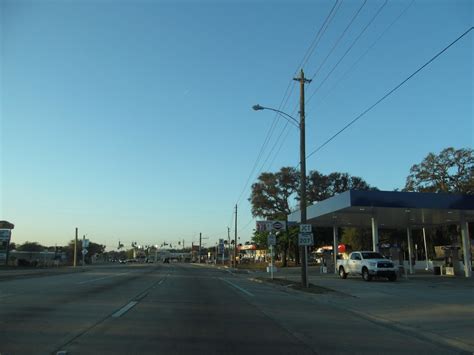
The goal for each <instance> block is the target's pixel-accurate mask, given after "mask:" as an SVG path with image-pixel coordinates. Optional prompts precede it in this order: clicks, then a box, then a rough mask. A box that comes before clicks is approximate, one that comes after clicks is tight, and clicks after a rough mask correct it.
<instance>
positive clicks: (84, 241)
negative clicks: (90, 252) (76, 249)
mask: <svg viewBox="0 0 474 355" xmlns="http://www.w3.org/2000/svg"><path fill="white" fill-rule="evenodd" d="M85 244H86V236H85V235H83V236H82V267H84V261H85V260H86V253H85V252H84V250H85V249H84V245H85Z"/></svg>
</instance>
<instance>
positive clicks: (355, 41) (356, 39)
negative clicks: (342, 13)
mask: <svg viewBox="0 0 474 355" xmlns="http://www.w3.org/2000/svg"><path fill="white" fill-rule="evenodd" d="M387 2H388V0H385V2H384V3H383V4H382V6H380V7H379V9H378V10H377V12H376V13H375V14H374V16H372V18H371V19H370V21H369V22H368V23H367V25H365V26H364V28H363V29H362V30H361V31H360V32H359V34H358V35H357V37H356V38H355V39H354V41H352V43H351V45H350V46H349V47H348V48H347V49H346V51H345V52H344V54H343V55H342V56H341V58H339V60H338V61H337V63H336V64H335V65H334V66H333V67H332V69H331V70H330V71H329V73H328V74H327V75H326V77H325V78H324V79H323V80H322V81H321V82H320V83H319V86H318V87H317V88H316V90H314V91H313V93H312V94H311V96H310V97H309V98H308V100H306V103H308V102H309V101H310V100H311V99H312V98H313V96H314V95H316V93H317V92H318V91H319V89H320V88H321V86H323V85H324V83H325V82H326V80H328V78H329V77H330V76H331V74H332V73H333V72H334V70H335V69H336V68H337V67H338V65H339V64H340V63H341V62H342V60H343V59H344V58H345V57H346V55H347V54H348V53H349V52H350V51H351V49H352V48H353V47H354V45H355V44H356V43H357V41H358V40H359V39H360V37H361V36H362V35H363V34H364V32H365V31H366V30H367V28H369V26H370V25H371V24H372V23H373V22H374V20H375V19H376V18H377V16H378V15H379V14H380V12H382V10H383V8H384V7H385V5H387Z"/></svg>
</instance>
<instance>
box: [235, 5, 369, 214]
mask: <svg viewBox="0 0 474 355" xmlns="http://www.w3.org/2000/svg"><path fill="white" fill-rule="evenodd" d="M365 1H366V0H365ZM342 2H343V0H336V2H335V3H334V5H333V6H332V8H331V9H330V11H329V13H328V15H327V16H326V18H325V20H324V21H323V23H322V25H321V26H320V28H319V30H318V32H317V33H316V35H315V37H314V39H313V41H312V42H311V44H310V46H309V47H308V49H307V50H306V53H305V54H304V56H303V58H302V60H301V62H300V64H299V65H298V67H297V69H296V70H295V73H294V75H296V74H297V73H298V70H299V68H300V67H301V68H302V67H303V66H304V65H306V63H307V62H308V60H309V59H310V58H311V56H312V55H313V53H314V51H315V49H316V48H317V46H318V44H319V42H320V40H321V38H322V37H323V35H324V34H325V33H326V31H327V29H328V27H329V25H330V24H331V22H332V20H333V19H334V17H335V16H336V14H337V12H338V10H339V8H340V7H341V5H342ZM292 82H293V80H292V79H290V80H289V82H288V85H287V87H286V90H285V93H284V95H283V98H282V101H281V102H280V105H279V106H278V110H283V109H284V108H285V107H286V105H287V102H288V100H289V98H290V97H291V95H292V94H293V90H294V86H293V85H291V84H292ZM278 115H279V114H278V113H276V114H275V116H274V118H273V122H272V125H271V126H270V129H269V130H268V132H267V135H266V137H265V139H264V143H263V144H262V147H261V148H260V151H259V153H258V155H257V159H256V160H255V163H254V165H253V167H252V169H251V172H250V174H249V176H248V178H247V180H246V182H245V185H244V188H243V189H242V191H241V193H240V194H239V197H238V199H237V202H236V204H237V205H238V206H239V205H240V202H241V199H242V196H243V194H244V192H245V190H246V189H247V186H248V184H249V182H250V179H251V178H252V176H253V175H254V172H255V169H256V167H257V166H258V163H259V161H260V159H261V157H262V154H263V152H264V151H265V149H266V148H267V145H268V143H269V141H270V139H271V136H272V135H273V131H274V130H275V127H276V122H277V120H278ZM287 126H288V124H287V123H286V124H285V126H284V127H283V129H282V130H281V132H280V134H279V136H278V138H277V139H276V141H275V144H274V145H273V147H272V148H271V149H270V151H269V154H268V155H267V158H266V159H265V161H264V163H263V164H262V168H261V169H260V171H259V173H258V174H260V172H261V171H262V169H263V168H264V166H265V164H266V162H267V161H268V159H269V157H270V156H271V153H272V151H273V150H274V148H275V146H276V143H277V142H278V140H279V139H280V137H281V136H282V134H283V133H284V131H285V130H286V129H287ZM286 136H288V134H287V135H286ZM280 149H281V146H280V148H279V149H278V151H279V150H280ZM275 158H276V156H274V158H273V160H274V159H275ZM249 223H250V222H249Z"/></svg>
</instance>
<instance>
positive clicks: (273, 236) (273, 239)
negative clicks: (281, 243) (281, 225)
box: [267, 234, 277, 245]
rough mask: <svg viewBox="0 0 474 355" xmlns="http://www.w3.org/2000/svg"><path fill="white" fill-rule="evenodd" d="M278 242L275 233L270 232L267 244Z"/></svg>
mask: <svg viewBox="0 0 474 355" xmlns="http://www.w3.org/2000/svg"><path fill="white" fill-rule="evenodd" d="M276 243H277V238H276V235H275V234H270V235H269V236H268V238H267V244H268V245H276Z"/></svg>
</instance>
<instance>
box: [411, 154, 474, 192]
mask: <svg viewBox="0 0 474 355" xmlns="http://www.w3.org/2000/svg"><path fill="white" fill-rule="evenodd" d="M404 191H418V192H451V193H453V192H458V193H464V194H474V151H473V150H472V149H469V148H464V149H457V150H456V149H454V148H453V147H449V148H446V149H443V150H442V151H441V153H439V154H438V155H436V154H434V153H429V154H428V155H427V156H426V157H425V158H424V159H423V161H422V162H421V163H420V164H415V165H413V166H412V167H411V169H410V174H409V175H408V177H407V179H406V183H405V188H404Z"/></svg>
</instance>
